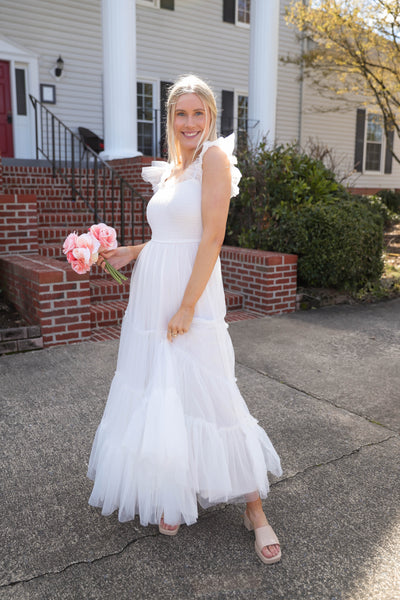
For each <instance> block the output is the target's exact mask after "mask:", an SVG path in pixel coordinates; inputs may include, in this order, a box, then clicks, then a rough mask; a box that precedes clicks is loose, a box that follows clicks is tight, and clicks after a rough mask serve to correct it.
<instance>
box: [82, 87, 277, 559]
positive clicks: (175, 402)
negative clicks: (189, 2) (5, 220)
mask: <svg viewBox="0 0 400 600" xmlns="http://www.w3.org/2000/svg"><path fill="white" fill-rule="evenodd" d="M167 112H168V114H167V137H168V149H169V161H168V162H155V163H153V165H152V166H151V167H145V168H144V169H143V178H144V179H145V180H146V181H149V182H150V183H151V184H152V186H153V190H154V195H153V197H152V198H151V200H150V202H149V205H148V208H147V218H148V221H149V224H150V226H151V230H152V237H151V240H150V241H149V242H148V243H146V244H142V245H138V246H128V247H120V248H118V249H117V250H112V251H109V252H104V253H103V257H101V258H100V259H99V264H101V265H103V261H104V258H105V259H107V260H108V261H109V262H110V263H111V264H112V265H113V266H114V267H116V268H117V269H118V268H121V267H122V266H123V265H126V264H127V263H128V262H130V261H133V260H136V263H135V266H134V270H133V274H132V281H131V291H130V299H129V304H128V307H127V310H126V313H125V317H124V321H123V325H122V331H121V341H120V347H119V355H118V363H117V369H116V372H115V376H114V379H113V382H112V385H111V389H110V393H109V397H108V401H107V405H106V408H105V411H104V415H103V418H102V420H101V422H100V425H99V427H98V429H97V432H96V436H95V440H94V443H93V448H92V452H91V456H90V461H89V469H88V477H89V478H91V479H92V480H93V481H94V486H93V491H92V494H91V496H90V499H89V503H90V504H91V505H93V506H97V507H102V513H103V514H105V515H109V514H111V513H112V512H113V511H115V510H117V509H118V511H119V514H118V517H119V519H120V521H127V520H130V519H134V518H135V516H136V515H139V518H140V522H141V524H142V525H148V524H149V523H150V524H157V525H158V526H159V530H160V532H161V533H163V534H165V535H175V534H176V533H177V532H178V529H179V526H180V524H182V523H185V524H187V525H191V524H193V523H195V522H196V520H197V518H198V503H200V505H201V506H202V507H204V508H206V507H209V506H211V505H213V504H217V503H229V502H246V505H247V506H246V511H245V513H244V524H245V526H246V527H247V529H249V530H254V531H255V536H256V542H255V547H256V552H257V555H258V556H259V558H260V559H261V560H262V561H263V562H264V563H274V562H277V561H278V560H279V559H280V557H281V552H280V547H279V541H278V539H277V537H276V535H275V534H274V532H273V530H272V528H271V527H270V525H268V522H267V519H266V517H265V515H264V512H263V508H262V504H261V498H265V497H266V496H267V493H268V489H269V485H268V479H267V471H271V472H272V473H274V474H276V475H280V474H281V467H280V461H279V457H278V455H277V454H276V452H275V450H274V448H273V446H272V443H271V442H270V440H269V438H268V436H267V434H266V433H265V431H264V430H263V429H262V428H261V427H260V426H259V425H258V424H257V421H256V420H255V419H254V418H253V417H252V416H251V415H250V413H249V411H248V408H247V406H246V404H245V402H244V400H243V398H242V396H241V394H240V392H239V389H238V387H237V385H236V382H235V373H234V352H233V347H232V343H231V339H230V337H229V334H228V332H227V325H226V323H225V320H224V317H225V313H226V307H225V298H224V290H223V285H222V277H221V266H220V259H219V252H220V249H221V245H222V243H223V240H224V235H225V227H226V219H227V215H228V208H229V201H230V198H231V197H232V196H235V195H237V194H238V191H239V190H238V187H237V186H238V182H239V180H240V177H241V175H240V172H239V171H238V169H237V168H236V167H235V163H236V158H235V157H234V156H233V149H234V136H233V134H232V135H231V136H229V137H227V138H219V139H217V136H216V120H217V108H216V102H215V98H214V95H213V93H212V91H211V89H210V88H209V86H208V85H207V84H206V83H205V82H204V81H202V80H201V79H199V78H198V77H196V76H193V75H189V76H184V77H182V78H180V79H179V80H178V81H177V82H176V83H175V85H173V86H172V88H171V89H170V93H169V97H168V105H167Z"/></svg>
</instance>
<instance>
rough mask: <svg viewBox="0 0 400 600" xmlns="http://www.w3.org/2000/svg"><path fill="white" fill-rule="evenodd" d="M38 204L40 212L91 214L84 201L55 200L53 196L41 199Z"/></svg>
mask: <svg viewBox="0 0 400 600" xmlns="http://www.w3.org/2000/svg"><path fill="white" fill-rule="evenodd" d="M37 204H38V209H39V211H40V212H68V213H70V212H90V210H89V208H88V207H87V206H86V204H85V203H84V202H83V201H82V200H78V199H77V200H69V199H63V198H55V197H53V196H52V195H48V196H46V197H45V198H40V197H39V198H38V199H37Z"/></svg>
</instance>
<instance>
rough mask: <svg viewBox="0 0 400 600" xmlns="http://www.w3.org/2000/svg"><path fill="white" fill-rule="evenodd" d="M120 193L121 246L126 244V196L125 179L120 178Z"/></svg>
mask: <svg viewBox="0 0 400 600" xmlns="http://www.w3.org/2000/svg"><path fill="white" fill-rule="evenodd" d="M119 194H120V202H121V246H124V245H125V198H124V181H123V179H121V180H120V183H119Z"/></svg>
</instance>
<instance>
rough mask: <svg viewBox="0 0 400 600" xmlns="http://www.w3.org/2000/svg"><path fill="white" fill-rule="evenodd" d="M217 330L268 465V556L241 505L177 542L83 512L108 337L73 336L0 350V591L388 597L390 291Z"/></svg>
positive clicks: (60, 597) (393, 536)
mask: <svg viewBox="0 0 400 600" xmlns="http://www.w3.org/2000/svg"><path fill="white" fill-rule="evenodd" d="M230 333H231V335H232V338H233V341H234V346H235V349H236V358H237V377H238V383H239V386H240V388H241V390H242V392H243V395H244V397H245V399H246V401H247V402H248V405H249V408H250V410H251V412H252V413H253V414H254V416H256V417H257V418H258V419H259V421H260V423H261V424H262V425H263V426H264V427H265V428H266V430H267V432H268V433H269V435H270V437H271V439H272V441H273V442H274V444H275V446H276V448H277V450H278V452H279V454H280V456H281V459H282V466H283V469H284V475H283V477H282V478H281V479H280V480H276V479H275V480H272V489H271V493H270V496H269V498H268V499H267V501H266V502H265V509H266V512H267V515H268V517H269V519H270V522H271V523H272V525H273V526H274V528H275V530H276V532H277V534H278V535H279V537H280V539H281V542H282V554H283V558H282V561H281V563H279V564H277V565H273V566H266V565H262V564H261V562H259V560H258V559H257V557H256V555H255V553H254V549H253V536H252V534H250V533H248V532H247V531H246V530H245V529H244V527H243V525H242V523H241V512H242V508H243V507H241V506H237V505H228V506H218V507H215V508H213V509H210V510H209V511H206V512H205V511H202V512H201V515H200V518H199V521H198V523H197V524H196V525H194V526H192V527H190V528H188V527H182V528H181V530H180V532H179V534H178V536H177V537H176V538H167V537H165V536H161V535H159V533H158V530H157V528H155V527H148V528H143V527H141V526H140V525H139V524H138V522H137V521H135V522H129V523H123V524H122V523H119V522H118V520H117V517H116V515H115V514H114V515H112V516H111V517H102V516H101V514H100V512H99V511H98V510H97V509H93V508H92V507H89V506H88V504H87V499H88V497H89V494H90V491H91V482H90V481H89V480H87V479H86V477H85V473H86V465H87V460H88V455H89V452H90V447H91V443H92V440H93V435H94V432H95V429H96V426H97V424H98V422H99V419H100V417H101V414H102V411H103V407H104V403H105V400H106V396H107V392H108V388H109V385H110V382H111V378H112V375H113V371H114V368H115V361H116V355H117V349H118V342H116V341H111V342H97V343H93V342H92V343H82V344H76V345H70V346H64V347H58V348H50V349H47V350H39V351H36V352H31V353H26V354H18V355H10V356H4V357H2V358H1V359H0V375H1V386H0V398H1V442H2V443H1V453H2V458H1V493H2V498H1V512H2V527H1V535H2V539H1V544H0V548H1V550H0V551H1V566H2V569H1V586H2V587H0V598H1V599H7V600H17V599H18V600H22V599H24V600H25V599H29V600H31V599H32V600H33V599H35V600H36V599H37V600H44V599H49V600H67V599H68V600H103V599H104V600H125V599H126V600H128V599H140V600H147V599H157V600H158V599H162V600H169V599H185V600H186V599H188V600H189V599H200V598H201V599H204V600H205V599H207V600H208V599H210V600H211V599H212V600H217V599H218V600H223V599H231V598H232V599H243V600H253V599H254V600H256V599H257V600H264V599H267V600H276V599H284V600H306V599H310V600H399V599H400V570H399V564H400V439H399V432H400V300H394V301H390V302H383V303H379V304H376V305H372V306H341V307H333V308H327V309H321V310H316V311H309V312H305V313H296V314H293V315H290V316H283V317H265V318H262V319H257V320H253V321H251V320H250V321H242V322H238V323H234V324H232V325H231V326H230ZM216 460H218V457H216Z"/></svg>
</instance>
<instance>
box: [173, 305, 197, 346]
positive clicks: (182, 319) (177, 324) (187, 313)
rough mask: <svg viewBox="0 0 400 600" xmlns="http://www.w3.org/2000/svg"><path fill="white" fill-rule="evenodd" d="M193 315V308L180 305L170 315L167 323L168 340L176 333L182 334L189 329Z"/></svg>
mask: <svg viewBox="0 0 400 600" xmlns="http://www.w3.org/2000/svg"><path fill="white" fill-rule="evenodd" d="M193 316H194V308H191V307H190V306H181V307H180V309H179V310H178V312H177V313H176V314H175V315H174V316H173V317H172V319H171V320H170V322H169V323H168V329H167V338H168V339H169V341H170V342H172V341H173V339H174V338H175V337H176V336H177V335H182V334H183V333H187V332H188V331H189V328H190V325H191V324H192V321H193Z"/></svg>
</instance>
